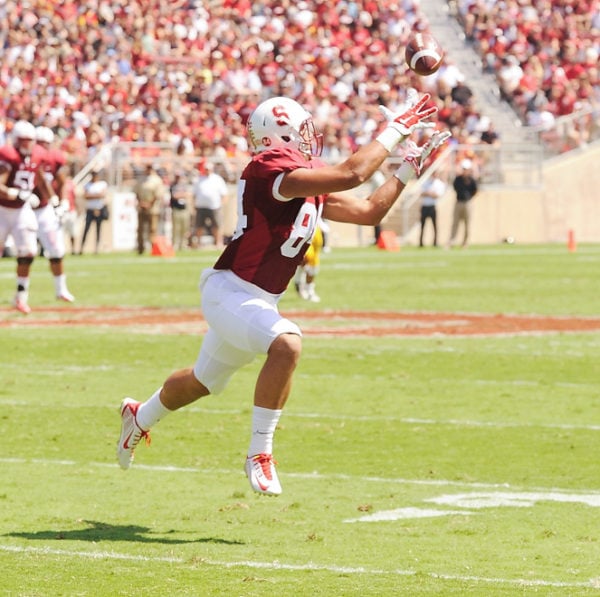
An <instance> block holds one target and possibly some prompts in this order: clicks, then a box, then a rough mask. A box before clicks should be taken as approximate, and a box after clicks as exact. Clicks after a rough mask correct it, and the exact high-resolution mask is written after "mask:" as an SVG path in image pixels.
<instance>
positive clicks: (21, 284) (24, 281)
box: [17, 276, 29, 303]
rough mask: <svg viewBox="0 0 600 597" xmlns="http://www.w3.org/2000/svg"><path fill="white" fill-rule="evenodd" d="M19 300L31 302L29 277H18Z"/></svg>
mask: <svg viewBox="0 0 600 597" xmlns="http://www.w3.org/2000/svg"><path fill="white" fill-rule="evenodd" d="M17 299H18V300H20V301H22V302H24V303H27V302H28V301H29V276H27V277H25V276H17Z"/></svg>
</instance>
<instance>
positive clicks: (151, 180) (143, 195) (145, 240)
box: [133, 163, 166, 255]
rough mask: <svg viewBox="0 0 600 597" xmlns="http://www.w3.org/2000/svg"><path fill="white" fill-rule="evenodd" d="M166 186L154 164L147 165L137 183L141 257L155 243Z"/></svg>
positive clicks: (139, 250) (138, 238) (138, 246)
mask: <svg viewBox="0 0 600 597" xmlns="http://www.w3.org/2000/svg"><path fill="white" fill-rule="evenodd" d="M165 191H166V189H165V185H164V184H163V181H162V178H161V177H160V176H159V174H158V172H157V167H156V166H155V165H154V164H151V163H148V164H147V165H146V170H145V173H144V174H143V175H142V177H141V179H140V180H138V181H137V183H136V184H135V187H134V189H133V192H134V193H135V197H136V200H137V212H138V225H137V226H138V227H137V252H138V253H139V254H140V255H141V254H142V253H144V251H145V250H146V247H147V246H149V245H151V244H152V243H153V242H154V238H155V237H156V235H157V234H158V224H159V220H160V216H161V212H162V208H163V202H164V200H165Z"/></svg>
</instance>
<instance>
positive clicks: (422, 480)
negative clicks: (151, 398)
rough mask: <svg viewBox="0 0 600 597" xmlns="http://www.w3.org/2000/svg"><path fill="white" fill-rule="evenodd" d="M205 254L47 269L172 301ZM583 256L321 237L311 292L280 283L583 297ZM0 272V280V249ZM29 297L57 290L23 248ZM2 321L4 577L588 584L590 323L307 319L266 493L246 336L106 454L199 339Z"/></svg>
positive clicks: (82, 585)
mask: <svg viewBox="0 0 600 597" xmlns="http://www.w3.org/2000/svg"><path fill="white" fill-rule="evenodd" d="M213 260H214V254H212V253H210V252H203V253H197V254H189V253H185V254H183V255H181V256H179V257H177V258H176V259H174V260H163V259H157V258H149V257H142V258H136V257H135V256H131V255H111V256H98V257H96V256H84V257H78V258H67V270H68V273H69V283H70V287H71V290H72V291H73V292H74V293H75V294H76V296H77V299H78V305H79V306H86V305H89V306H97V305H107V306H110V305H129V306H135V305H139V306H161V305H164V306H169V307H172V306H176V307H178V306H181V307H193V306H195V305H197V304H198V293H197V290H196V283H197V279H198V275H199V271H200V269H201V267H204V266H207V265H210V264H211V263H212V261H213ZM599 265H600V247H598V246H585V245H584V246H580V247H579V248H578V251H577V253H574V254H572V253H568V252H567V251H566V249H565V248H564V247H558V246H535V247H519V246H501V247H473V248H471V249H469V250H467V251H450V252H445V251H434V250H430V249H425V250H421V251H419V250H417V249H403V250H402V251H401V252H400V253H386V252H381V251H378V250H376V249H352V250H351V249H344V250H342V249H334V251H333V252H332V253H331V254H328V255H325V256H324V258H323V261H322V271H321V274H320V276H319V279H318V291H319V294H320V295H321V296H322V298H323V302H322V303H321V304H320V305H312V304H308V303H305V302H303V301H300V300H299V299H298V298H296V296H295V295H294V293H293V292H290V293H288V295H286V296H285V297H284V299H283V300H282V303H281V306H282V309H283V310H285V309H290V310H294V309H304V308H307V309H311V310H316V311H318V310H322V309H333V308H342V309H368V310H408V311H411V310H426V311H463V312H470V311H474V312H488V313H537V314H551V315H588V316H593V315H596V316H597V315H598V302H597V290H598V286H597V272H598V271H599ZM0 276H1V277H0V279H1V280H2V281H3V283H2V287H3V288H4V290H3V291H2V295H0V296H5V301H8V300H9V298H10V297H11V295H12V290H13V282H14V277H13V276H14V260H2V261H0ZM31 304H32V307H33V308H34V309H35V307H36V306H44V305H48V306H49V305H52V306H54V304H55V303H54V300H53V296H52V282H51V278H50V275H49V273H48V272H47V264H46V263H45V261H44V260H43V259H39V260H37V261H36V263H35V265H34V273H33V277H32V288H31ZM64 309H65V313H68V309H69V306H65V307H64ZM0 317H2V318H3V319H5V320H9V321H12V320H16V321H19V319H20V317H21V316H19V315H17V314H13V313H12V312H7V311H4V312H2V313H0ZM149 332H150V330H149ZM0 334H1V337H2V346H3V353H4V357H3V359H2V363H1V364H0V375H1V378H2V384H1V386H0V404H1V405H2V416H1V417H0V434H1V437H2V442H1V444H0V446H1V448H0V462H1V467H2V471H3V474H2V478H3V482H2V486H1V488H0V568H1V569H2V570H3V573H2V581H1V583H0V585H1V586H2V590H3V591H4V594H7V595H74V594H77V595H107V596H108V595H148V594H173V595H175V594H176V595H246V596H254V595H257V596H258V595H261V596H262V595H267V594H273V593H278V594H280V595H290V596H291V595H327V596H329V595H378V596H380V595H451V594H455V595H465V594H471V595H515V594H519V595H522V594H536V595H540V594H541V595H592V594H596V593H597V592H598V587H599V586H600V580H599V578H600V571H599V569H598V562H599V561H600V542H599V537H600V535H599V531H598V528H599V526H598V521H600V509H599V507H598V504H600V487H599V486H598V474H597V473H598V466H597V455H598V447H599V439H598V434H599V433H600V430H599V426H600V406H599V405H600V401H599V396H598V388H599V387H600V373H599V372H598V366H597V361H598V354H600V336H599V334H598V333H591V334H550V335H530V336H515V337H510V336H508V337H488V338H485V337H483V338H481V337H480V338H450V337H423V338H414V337H411V338H394V337H382V338H340V337H336V338H331V337H329V338H328V337H306V338H305V340H304V354H303V357H302V360H301V363H300V366H299V368H298V372H297V375H296V378H295V384H294V388H293V391H292V397H291V398H290V401H289V403H288V406H287V408H286V411H285V413H284V415H283V417H282V420H281V428H280V429H279V431H278V432H277V435H276V440H275V441H276V444H275V447H276V458H277V459H278V461H279V463H280V465H279V471H280V476H281V480H282V484H283V488H284V493H283V495H282V496H280V497H279V498H266V497H263V496H257V495H254V494H253V493H252V492H251V490H250V488H249V485H248V483H247V481H246V479H245V478H244V475H243V472H242V465H243V459H244V456H245V450H246V447H247V442H248V439H249V431H248V428H249V421H250V413H251V399H250V396H251V393H252V388H253V384H254V380H255V377H256V373H257V371H258V369H259V366H260V361H259V360H257V361H256V362H255V363H253V364H252V365H250V366H248V367H246V368H245V369H243V370H242V371H240V372H239V373H238V374H237V375H236V376H235V377H234V379H233V381H232V383H231V385H230V387H229V388H228V389H227V391H226V392H225V393H224V394H223V395H222V396H220V397H209V398H206V399H203V400H201V401H199V402H197V403H196V404H194V405H192V406H191V407H189V408H188V409H186V410H185V411H182V412H180V413H176V414H174V415H171V416H170V417H169V418H167V419H166V420H165V421H163V422H161V423H160V424H159V425H157V426H156V428H155V429H154V431H153V444H152V446H151V447H150V448H148V447H146V446H141V447H140V448H139V449H138V452H137V459H136V464H135V465H134V467H133V468H132V469H131V470H130V471H127V472H123V471H121V470H120V469H119V468H118V467H117V466H116V464H115V460H114V448H115V441H116V436H117V434H118V430H119V420H118V416H117V412H116V410H117V407H118V404H119V402H120V399H121V397H122V396H124V395H132V396H134V397H136V398H138V399H144V398H146V397H147V396H148V395H149V394H150V393H151V392H153V391H154V390H155V389H156V387H157V386H158V385H159V384H160V383H161V382H162V381H163V379H164V377H165V376H166V375H167V374H168V373H169V372H170V371H171V370H172V369H174V368H178V367H181V366H184V365H187V364H191V362H193V360H194V358H195V355H196V353H197V350H198V347H199V344H200V339H199V338H198V337H195V336H193V335H187V334H181V333H180V331H178V332H177V333H173V334H170V333H168V332H165V331H164V330H162V331H161V335H157V334H156V333H155V332H154V331H152V332H150V333H144V331H143V330H139V329H136V330H135V333H132V332H131V330H128V329H127V328H102V327H94V326H89V327H84V328H68V327H64V328H51V329H50V328H48V329H45V328H37V327H36V328H34V329H32V328H27V327H25V326H23V327H10V328H1V329H0ZM460 496H463V498H461V497H460ZM511 496H512V498H511ZM515 496H516V497H515ZM475 497H478V498H479V499H480V500H481V499H483V500H484V501H485V499H487V500H488V502H487V505H484V506H481V505H479V506H477V505H475V502H474V499H475ZM500 498H502V499H504V500H505V505H498V503H497V501H494V500H498V499H500ZM444 499H446V500H450V501H446V502H444V501H443V500H444ZM461 499H462V500H463V501H461ZM468 500H471V501H470V502H469V501H468ZM528 500H529V501H528ZM586 500H587V503H586ZM590 504H592V505H590ZM594 504H595V505H594ZM411 508H412V509H413V510H412V511H411V512H413V514H412V515H409V514H406V512H409V511H408V509H411ZM425 510H428V511H435V512H436V513H437V515H436V516H433V515H430V516H428V517H423V518H418V517H417V514H416V513H417V512H423V511H425ZM385 512H388V513H389V512H392V513H394V512H395V513H396V515H395V517H394V515H390V516H389V518H390V519H388V520H385V519H383V518H384V516H383V515H382V514H381V513H385ZM399 512H400V513H405V514H406V515H404V516H401V515H400V514H398V513H399ZM448 512H454V513H452V514H448ZM441 514H444V515H441ZM370 516H371V517H377V516H379V517H380V519H379V520H378V521H371V522H368V521H366V520H365V519H368V517H370ZM360 519H363V521H359V520H360Z"/></svg>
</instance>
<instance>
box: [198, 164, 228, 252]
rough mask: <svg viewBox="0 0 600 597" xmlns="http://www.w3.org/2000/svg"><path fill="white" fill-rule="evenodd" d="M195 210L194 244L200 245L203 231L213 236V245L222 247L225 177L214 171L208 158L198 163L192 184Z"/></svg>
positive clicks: (226, 194) (225, 190) (225, 193)
mask: <svg viewBox="0 0 600 597" xmlns="http://www.w3.org/2000/svg"><path fill="white" fill-rule="evenodd" d="M192 195H193V200H194V207H195V210H196V218H195V233H194V236H195V241H194V242H195V245H196V246H199V245H201V239H202V236H203V232H204V231H206V232H207V233H208V234H210V235H211V236H212V237H213V242H214V245H215V247H217V248H222V247H223V204H224V203H225V202H226V201H227V197H228V189H227V183H226V182H225V179H224V178H223V177H222V176H221V175H220V174H217V173H216V172H215V165H214V164H213V163H212V162H211V161H208V160H202V161H201V162H200V163H199V164H198V176H197V177H196V179H195V180H194V182H193V184H192Z"/></svg>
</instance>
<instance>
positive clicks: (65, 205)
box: [54, 197, 70, 223]
mask: <svg viewBox="0 0 600 597" xmlns="http://www.w3.org/2000/svg"><path fill="white" fill-rule="evenodd" d="M57 199H58V197H57ZM69 209H70V205H69V200H68V199H63V200H62V201H59V203H58V205H55V206H54V213H55V214H56V217H57V218H58V221H59V222H61V223H62V221H63V218H64V217H65V214H66V213H67V212H68V211H69Z"/></svg>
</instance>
